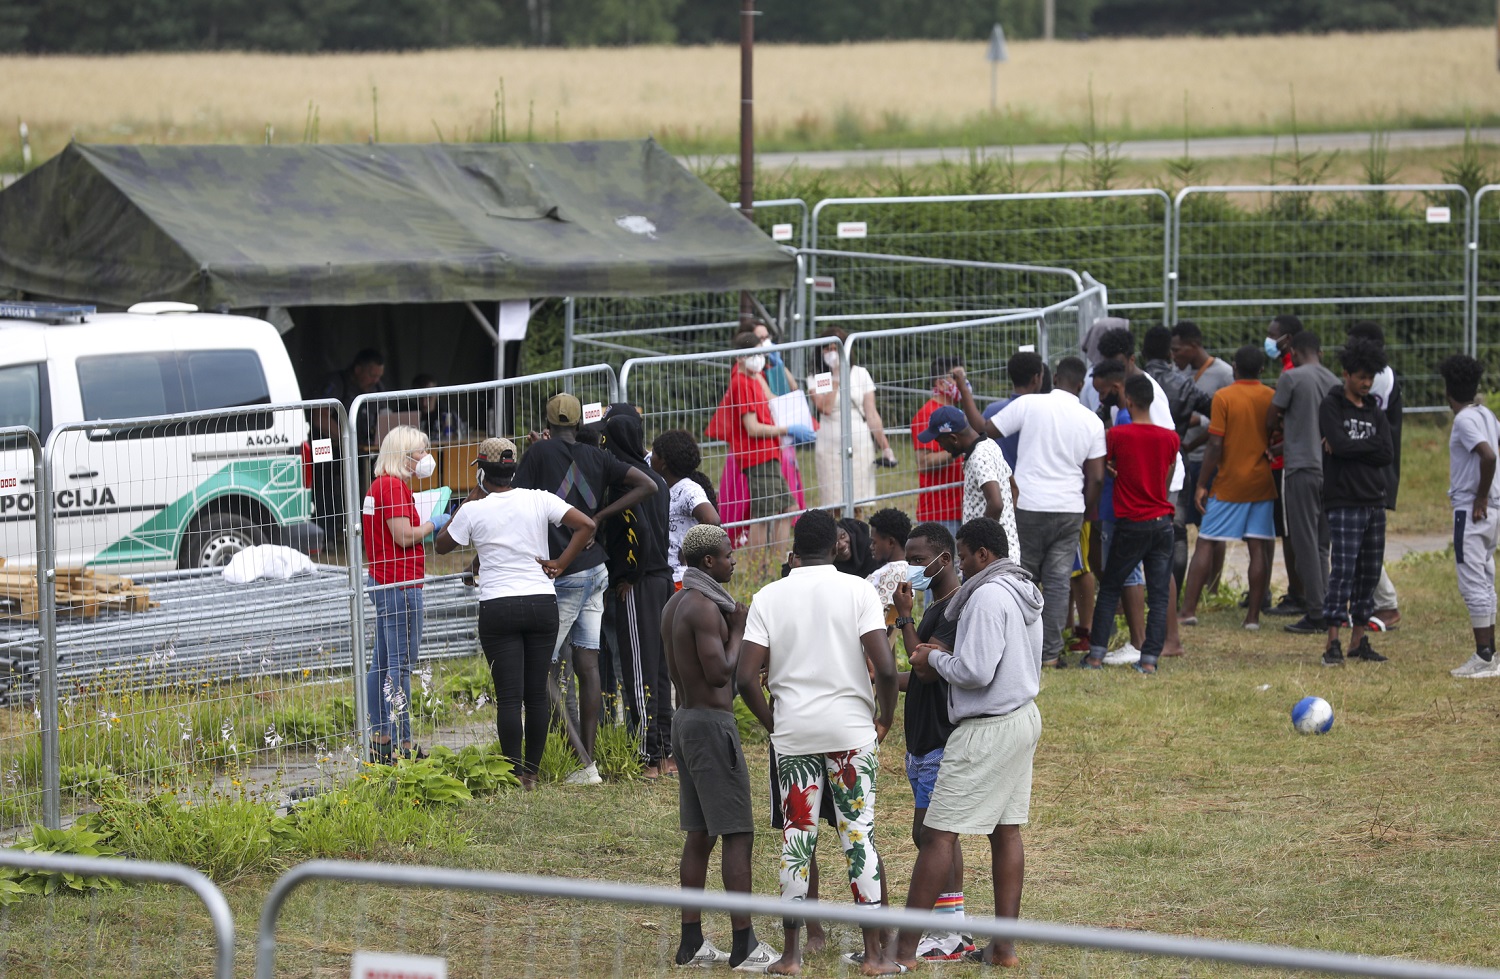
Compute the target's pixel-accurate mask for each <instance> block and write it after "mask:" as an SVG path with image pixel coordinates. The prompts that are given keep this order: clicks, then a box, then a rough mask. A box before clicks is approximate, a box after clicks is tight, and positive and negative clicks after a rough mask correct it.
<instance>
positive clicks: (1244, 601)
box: [1240, 588, 1271, 614]
mask: <svg viewBox="0 0 1500 979" xmlns="http://www.w3.org/2000/svg"><path fill="white" fill-rule="evenodd" d="M1249 607H1250V593H1249V592H1241V593H1240V608H1249ZM1260 610H1261V611H1262V612H1266V613H1268V614H1269V613H1271V590H1270V589H1269V588H1268V589H1266V593H1265V594H1264V595H1262V596H1261V599H1260Z"/></svg>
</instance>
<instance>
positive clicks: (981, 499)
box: [963, 409, 1021, 563]
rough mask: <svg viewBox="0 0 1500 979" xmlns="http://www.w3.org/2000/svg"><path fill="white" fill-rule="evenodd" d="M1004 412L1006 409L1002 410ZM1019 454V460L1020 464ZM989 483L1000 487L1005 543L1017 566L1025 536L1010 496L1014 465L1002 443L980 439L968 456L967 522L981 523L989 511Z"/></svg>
mask: <svg viewBox="0 0 1500 979" xmlns="http://www.w3.org/2000/svg"><path fill="white" fill-rule="evenodd" d="M1002 410H1003V409H1002ZM1020 461H1021V460H1020V456H1019V454H1018V455H1017V457H1016V462H1017V464H1019V463H1020ZM985 483H999V484H1000V499H1001V500H1003V501H1004V506H1002V507H1001V508H1000V526H1001V527H1002V528H1003V529H1004V530H1005V542H1006V544H1007V545H1009V547H1010V555H1009V556H1010V558H1011V560H1013V561H1016V562H1017V563H1019V562H1020V559H1021V535H1020V534H1019V533H1017V532H1016V508H1015V506H1014V505H1013V504H1012V502H1011V496H1010V465H1009V464H1008V463H1007V462H1006V461H1005V453H1004V452H1002V451H1001V450H1000V443H999V442H996V441H995V440H994V439H991V438H983V439H980V440H979V442H978V443H977V444H976V445H975V446H974V449H973V451H972V452H970V453H969V454H968V455H967V456H965V457H964V510H963V514H964V523H968V522H969V521H970V520H978V519H979V518H980V517H982V516H984V515H985V514H986V513H987V512H988V510H989V508H990V504H989V500H987V499H985V496H984V484H985Z"/></svg>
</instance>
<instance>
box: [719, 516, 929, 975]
mask: <svg viewBox="0 0 1500 979" xmlns="http://www.w3.org/2000/svg"><path fill="white" fill-rule="evenodd" d="M837 546H838V526H837V524H835V522H834V520H833V517H831V516H829V515H828V513H827V512H826V511H823V510H808V511H807V512H806V513H804V514H802V516H801V517H800V518H798V520H797V525H796V528H795V529H794V531H793V535H792V553H793V558H794V560H793V565H794V566H793V568H792V571H791V573H790V574H789V575H788V576H787V577H785V578H782V579H781V580H779V581H773V582H771V583H770V584H769V585H766V586H765V587H764V588H762V589H761V590H760V591H759V592H757V593H756V595H755V598H754V599H753V600H752V601H751V602H750V614H749V616H748V618H747V620H746V623H745V638H744V641H743V642H742V644H741V646H740V661H739V665H738V667H737V669H736V672H735V679H736V682H737V685H738V687H739V691H740V696H741V697H743V698H744V699H745V704H746V705H747V706H748V707H749V708H750V711H751V712H752V713H753V714H754V715H755V717H756V719H758V720H759V721H760V723H761V724H762V725H763V726H764V727H765V729H766V730H767V731H769V732H770V733H771V744H772V745H773V746H775V748H776V778H777V782H778V784H779V785H780V788H781V812H782V817H783V823H784V828H783V829H782V835H781V896H782V897H784V898H789V899H792V900H802V899H803V898H805V897H806V896H807V881H808V863H809V861H810V860H811V859H812V854H813V851H814V847H815V846H816V844H817V840H818V818H817V817H818V812H819V806H820V803H821V801H822V796H823V792H824V791H825V790H827V791H828V792H830V793H832V796H833V802H834V807H835V808H836V809H837V810H838V814H839V821H838V825H839V842H840V843H841V844H842V846H843V849H844V855H845V857H846V858H847V864H848V870H849V883H850V885H851V887H852V889H853V892H854V899H855V901H857V902H858V903H860V904H880V903H881V902H882V888H883V881H882V880H881V871H880V857H879V855H878V854H877V853H876V852H875V846H874V828H875V775H876V772H877V771H878V770H879V767H880V766H879V759H878V756H877V750H878V748H879V745H880V742H882V741H884V740H885V735H886V732H887V731H889V730H890V726H891V722H892V719H893V718H894V716H895V711H896V660H895V657H894V656H893V655H892V654H891V647H890V644H889V643H888V642H887V641H886V632H885V611H884V610H883V609H882V608H881V606H880V599H879V597H878V596H877V595H876V594H875V588H874V586H872V585H871V584H870V583H869V582H868V581H866V580H865V579H864V578H857V577H854V576H853V575H847V574H841V573H840V572H839V571H838V570H837V569H836V568H834V566H833V561H834V552H835V550H836V548H837ZM866 660H868V661H869V663H870V665H871V667H873V669H874V675H875V684H874V687H875V689H874V691H873V695H872V692H871V689H870V672H869V670H868V669H867V668H866V665H865V663H866ZM762 669H764V670H765V671H766V687H767V688H769V690H770V693H771V696H772V697H773V698H774V700H775V709H774V711H773V709H772V707H771V706H770V705H769V704H768V703H767V702H766V696H765V690H763V689H762V687H761V679H760V677H761V670H762ZM877 704H878V705H879V713H878V714H877V712H876V705H877ZM782 925H783V927H784V928H785V931H786V945H785V946H784V947H785V949H786V951H785V952H783V953H782V956H781V959H780V961H778V962H776V963H774V964H773V965H772V966H771V968H770V970H769V971H770V972H772V973H774V974H777V975H795V974H796V973H797V972H798V971H799V970H800V969H801V964H802V949H801V942H800V929H801V925H802V922H801V920H800V919H797V918H788V919H786V920H785V921H783V923H782ZM864 939H865V950H864V958H863V962H862V966H861V968H862V972H863V974H864V975H867V976H878V975H890V974H894V973H897V972H899V971H901V970H900V969H899V968H897V966H896V964H895V963H894V962H892V961H891V960H890V958H889V957H888V956H887V955H886V953H885V951H884V950H883V949H882V948H881V945H880V930H879V929H878V928H866V929H865V930H864Z"/></svg>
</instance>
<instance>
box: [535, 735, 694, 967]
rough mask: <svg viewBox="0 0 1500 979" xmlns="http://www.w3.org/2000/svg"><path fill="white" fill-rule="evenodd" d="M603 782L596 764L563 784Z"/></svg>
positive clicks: (572, 776)
mask: <svg viewBox="0 0 1500 979" xmlns="http://www.w3.org/2000/svg"><path fill="white" fill-rule="evenodd" d="M603 781H604V779H603V777H602V776H600V774H599V766H598V765H596V764H590V765H589V767H587V768H580V769H579V770H578V771H576V772H574V773H573V774H572V775H569V776H568V777H567V778H565V779H563V784H564V785H598V784H600V783H601V782H603ZM705 944H707V943H705Z"/></svg>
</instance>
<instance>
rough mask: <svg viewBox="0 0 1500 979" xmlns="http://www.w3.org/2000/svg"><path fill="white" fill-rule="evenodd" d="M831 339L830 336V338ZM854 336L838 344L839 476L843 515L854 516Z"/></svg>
mask: <svg viewBox="0 0 1500 979" xmlns="http://www.w3.org/2000/svg"><path fill="white" fill-rule="evenodd" d="M830 339H832V338H830ZM853 343H854V337H852V336H851V337H849V338H848V339H847V340H845V341H844V342H843V343H842V344H840V345H839V419H840V422H839V423H840V425H841V426H842V427H843V431H842V433H841V434H840V438H839V455H840V456H842V458H843V463H844V465H843V472H842V474H841V478H842V481H843V484H844V516H846V517H850V518H852V517H853V516H854V401H853V399H852V398H851V397H850V390H849V356H850V350H851V349H852V346H853Z"/></svg>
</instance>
